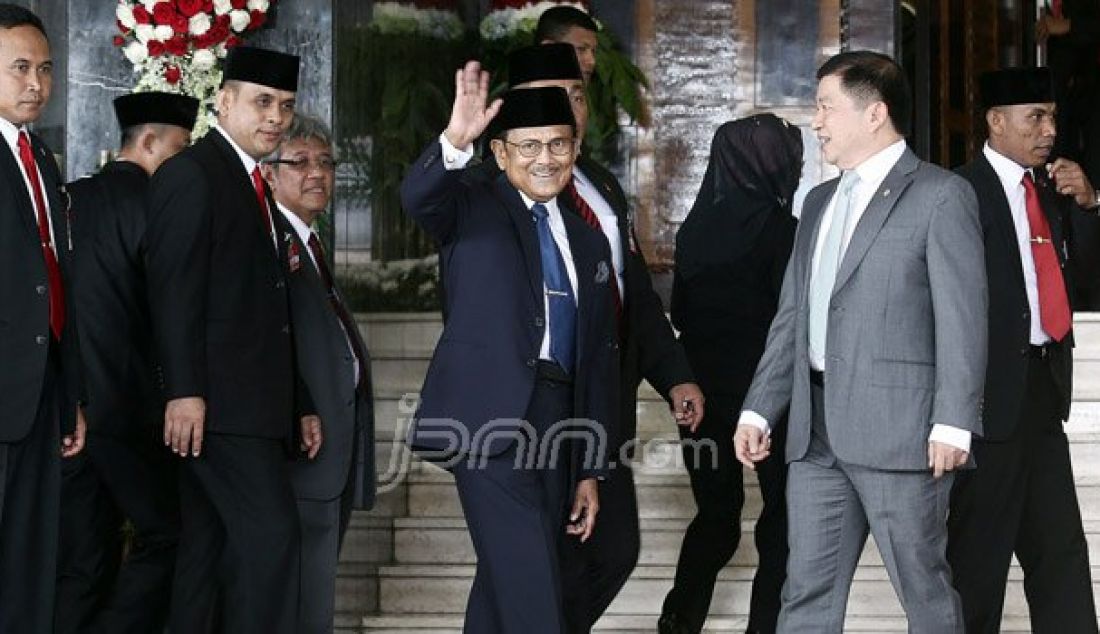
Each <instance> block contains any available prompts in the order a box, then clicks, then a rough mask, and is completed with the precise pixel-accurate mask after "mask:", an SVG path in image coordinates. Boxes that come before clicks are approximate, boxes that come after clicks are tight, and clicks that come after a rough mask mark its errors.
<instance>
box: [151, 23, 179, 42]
mask: <svg viewBox="0 0 1100 634" xmlns="http://www.w3.org/2000/svg"><path fill="white" fill-rule="evenodd" d="M175 34H176V32H175V31H174V30H172V27H170V26H168V25H167V24H160V25H157V26H156V27H154V28H153V37H155V38H157V39H158V40H160V41H162V42H166V41H168V40H170V39H172V36H173V35H175Z"/></svg>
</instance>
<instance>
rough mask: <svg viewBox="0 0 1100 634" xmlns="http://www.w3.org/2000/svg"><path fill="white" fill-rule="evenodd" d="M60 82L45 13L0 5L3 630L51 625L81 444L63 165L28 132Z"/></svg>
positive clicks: (0, 535) (0, 574)
mask: <svg viewBox="0 0 1100 634" xmlns="http://www.w3.org/2000/svg"><path fill="white" fill-rule="evenodd" d="M52 83H53V60H52V59H51V57H50V44H49V41H48V39H47V37H46V29H45V27H44V26H43V24H42V21H41V20H40V19H38V16H36V15H34V14H33V13H31V12H30V11H28V10H26V9H24V8H22V7H20V6H17V5H14V4H10V3H6V2H5V3H0V134H2V135H3V140H4V144H3V149H2V150H0V181H3V183H4V187H3V188H2V189H0V298H3V301H2V303H0V358H2V359H3V361H4V363H3V365H2V367H0V411H2V412H3V415H0V632H49V631H50V630H51V629H52V627H53V614H54V586H55V584H56V581H57V580H56V577H55V574H56V563H57V542H58V523H59V519H58V515H59V506H60V499H61V464H60V461H59V454H60V455H61V456H66V457H71V456H74V455H76V454H77V453H79V452H80V451H81V449H83V446H84V429H85V425H84V419H83V413H82V412H81V410H80V409H79V408H78V406H77V403H78V402H80V401H82V397H83V391H82V389H83V388H82V385H81V377H80V358H79V346H78V343H77V330H76V323H75V320H73V319H72V315H71V314H67V312H69V313H71V311H67V310H66V306H67V304H66V301H65V299H66V295H65V294H66V290H67V289H66V286H65V284H66V282H67V280H68V278H69V275H68V274H69V272H70V255H71V248H72V242H71V240H70V236H69V228H68V223H67V218H66V215H65V202H64V200H63V199H62V196H61V174H60V172H59V171H58V169H57V164H56V163H55V162H54V160H53V154H52V153H51V152H50V150H49V148H47V147H46V146H45V144H44V143H42V141H41V139H39V138H38V137H37V136H35V135H34V134H32V133H30V132H29V131H28V130H27V126H28V125H30V124H32V123H34V122H35V121H36V120H38V118H39V116H41V114H42V111H43V109H44V108H45V107H46V104H47V102H49V99H50V89H51V87H52Z"/></svg>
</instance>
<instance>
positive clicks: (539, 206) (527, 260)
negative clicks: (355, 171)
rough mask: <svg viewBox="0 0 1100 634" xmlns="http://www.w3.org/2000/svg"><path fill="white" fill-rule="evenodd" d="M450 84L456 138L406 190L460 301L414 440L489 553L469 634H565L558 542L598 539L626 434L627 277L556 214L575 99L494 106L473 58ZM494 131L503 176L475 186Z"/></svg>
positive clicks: (478, 579) (471, 604)
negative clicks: (444, 471) (622, 298)
mask: <svg viewBox="0 0 1100 634" xmlns="http://www.w3.org/2000/svg"><path fill="white" fill-rule="evenodd" d="M455 83H456V86H455V88H456V90H455V93H456V96H455V104H454V108H453V110H452V115H451V120H450V122H449V124H448V125H447V128H446V130H445V131H444V132H443V134H442V135H440V137H439V139H438V140H437V141H433V142H432V143H431V144H429V146H428V147H427V148H426V149H425V150H424V153H423V154H421V156H420V157H419V158H418V159H417V160H416V161H415V162H414V163H413V164H412V166H411V167H410V168H409V172H408V174H407V175H406V177H405V180H404V181H403V183H402V186H401V199H402V204H403V205H404V207H405V210H406V211H407V213H408V214H409V215H410V216H411V217H413V218H414V219H415V220H416V221H417V222H418V223H419V224H420V225H421V226H422V227H424V229H425V230H426V231H427V232H428V233H429V235H431V236H433V237H434V238H435V239H436V240H437V241H438V243H439V245H440V257H441V259H443V260H445V261H446V266H445V268H444V271H445V273H446V280H445V283H446V287H447V291H448V292H447V306H446V310H447V315H448V318H447V322H446V324H445V326H444V329H443V334H442V336H441V338H440V341H439V345H438V346H436V349H435V352H434V354H433V356H432V361H431V364H430V366H429V369H428V374H427V376H426V378H425V381H424V387H423V390H422V391H421V394H422V398H421V402H420V407H419V409H418V411H417V414H416V416H415V419H414V423H413V428H412V429H411V430H410V436H409V443H410V445H411V446H412V447H413V449H414V450H416V451H418V452H419V453H420V454H421V455H422V456H423V457H424V458H425V459H429V460H436V461H441V462H445V464H446V466H447V467H448V468H450V469H451V470H452V472H453V473H454V476H455V484H456V486H457V488H458V493H459V498H460V500H461V502H462V507H463V512H464V514H465V516H466V524H467V526H468V528H469V531H470V534H471V537H472V538H473V543H474V548H475V550H476V552H477V556H478V566H477V573H476V576H475V578H474V583H473V589H472V590H471V592H470V598H469V601H468V604H467V610H466V622H465V631H467V632H471V633H474V632H476V633H481V632H528V633H531V634H535V633H543V632H545V633H547V634H558V633H560V632H562V631H563V629H564V626H563V620H562V585H561V580H560V575H559V573H558V558H557V545H558V542H559V541H560V540H561V539H563V538H565V534H569V535H574V536H579V538H580V539H581V540H587V539H588V538H589V537H590V536H591V535H592V534H593V529H596V530H599V529H597V528H596V526H597V513H598V511H599V494H598V484H597V479H598V478H600V477H604V476H605V475H606V469H605V468H604V463H605V461H606V452H607V450H608V442H609V438H614V437H615V435H616V433H617V431H616V429H615V426H616V411H615V402H616V398H617V397H616V394H615V387H616V385H617V380H618V379H617V377H616V376H615V373H616V369H617V359H616V353H617V349H618V344H617V343H616V341H615V335H614V305H613V301H612V298H611V293H610V286H609V281H610V279H611V276H612V275H613V274H614V273H613V271H612V269H611V266H610V254H609V251H608V248H607V242H606V240H604V239H603V238H602V237H601V236H600V235H598V234H597V233H595V232H594V231H592V230H591V229H590V228H589V227H588V226H587V225H586V224H585V223H584V221H582V220H581V219H580V218H577V217H576V216H574V215H572V214H569V213H563V212H562V211H561V209H560V204H559V203H560V199H561V196H560V195H559V194H560V193H561V192H562V190H563V189H564V187H565V185H566V184H567V183H568V182H569V179H570V178H571V168H572V165H573V160H574V158H575V156H576V145H575V144H576V138H575V134H576V128H575V122H574V119H573V114H572V112H571V110H570V106H569V100H568V98H567V96H566V94H565V91H563V90H562V89H560V88H555V87H546V88H533V89H528V90H513V91H509V92H507V93H505V95H504V98H503V101H501V100H497V101H494V102H493V103H492V104H488V102H487V96H488V92H489V86H488V85H489V76H488V73H486V72H483V71H482V70H481V67H480V65H479V64H478V63H477V62H469V63H467V64H466V66H465V68H463V69H460V70H459V71H458V73H457V75H456V82H455ZM498 113H499V114H498ZM490 121H492V122H494V125H495V127H496V129H497V130H499V131H498V132H497V133H495V134H494V138H493V140H492V142H491V144H492V150H493V154H494V158H495V160H496V162H497V165H498V167H500V169H501V171H502V173H501V174H499V175H498V176H497V177H495V178H493V179H491V180H488V181H486V180H485V179H464V178H463V172H464V171H465V170H464V169H463V168H464V167H465V166H466V164H467V163H468V162H469V160H470V159H471V158H472V156H473V142H474V141H475V140H476V139H477V138H478V137H479V136H480V135H481V134H482V133H483V132H484V131H485V129H486V128H487V127H488V125H489V123H490ZM570 437H572V439H571V438H570ZM571 440H572V441H573V442H571ZM570 499H571V500H572V506H571V508H570V506H569V500H570Z"/></svg>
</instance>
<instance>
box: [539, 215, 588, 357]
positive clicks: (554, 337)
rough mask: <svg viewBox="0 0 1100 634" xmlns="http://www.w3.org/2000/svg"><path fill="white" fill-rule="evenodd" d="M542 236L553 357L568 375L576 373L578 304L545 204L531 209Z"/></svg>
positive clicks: (544, 276) (541, 243)
mask: <svg viewBox="0 0 1100 634" xmlns="http://www.w3.org/2000/svg"><path fill="white" fill-rule="evenodd" d="M531 213H532V214H533V215H534V216H535V227H536V228H537V229H538V234H539V255H540V256H541V257H542V284H543V286H545V287H546V298H547V303H548V304H549V313H548V314H547V318H548V319H549V323H550V357H551V358H552V359H553V360H554V361H557V362H558V365H560V366H561V367H562V369H564V370H565V371H566V372H570V373H572V372H573V350H574V347H575V346H576V331H577V304H576V302H575V301H574V300H573V286H572V285H571V284H570V283H569V274H568V273H567V272H566V270H565V261H564V260H562V258H561V251H558V243H557V242H554V236H553V235H552V234H551V233H550V216H549V213H548V212H547V211H546V207H545V206H544V205H543V204H542V203H535V204H534V206H533V207H531Z"/></svg>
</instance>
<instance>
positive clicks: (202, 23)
mask: <svg viewBox="0 0 1100 634" xmlns="http://www.w3.org/2000/svg"><path fill="white" fill-rule="evenodd" d="M187 30H188V31H190V32H191V35H202V34H203V33H206V32H207V31H209V30H210V16H209V15H207V14H205V13H201V12H200V13H196V14H195V15H193V16H191V19H190V20H188V22H187Z"/></svg>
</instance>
